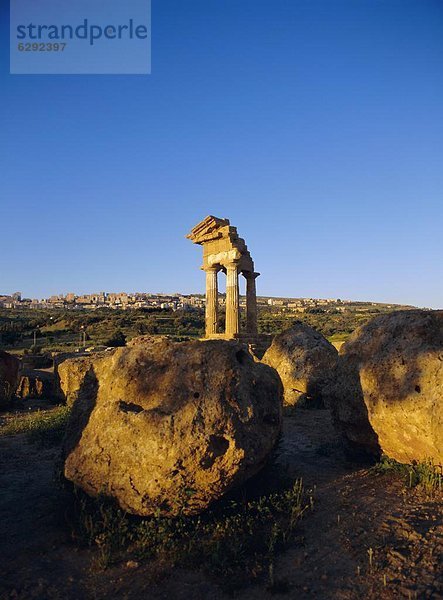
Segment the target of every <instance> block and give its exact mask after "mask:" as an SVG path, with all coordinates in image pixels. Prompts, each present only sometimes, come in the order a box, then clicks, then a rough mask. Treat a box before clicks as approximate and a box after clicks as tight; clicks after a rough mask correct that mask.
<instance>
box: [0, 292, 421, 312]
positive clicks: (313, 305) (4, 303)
mask: <svg viewBox="0 0 443 600" xmlns="http://www.w3.org/2000/svg"><path fill="white" fill-rule="evenodd" d="M219 296H220V304H221V305H223V304H224V301H225V294H220V295H219ZM205 301H206V300H205V296H204V295H202V294H193V295H183V294H180V293H176V294H150V293H141V292H140V293H139V292H137V293H126V292H120V293H108V292H100V293H98V294H83V295H77V294H74V293H69V294H66V295H62V294H60V295H58V296H50V297H49V298H43V299H41V300H37V299H31V298H22V294H21V292H15V293H13V294H11V295H2V294H0V308H5V309H64V310H97V309H100V308H111V309H115V310H117V309H119V310H129V309H137V308H138V309H140V308H152V309H155V308H160V309H172V310H173V311H176V310H192V309H195V308H204V306H205ZM257 302H258V304H260V305H262V306H268V307H275V308H276V309H280V310H282V311H284V312H298V313H300V312H305V311H312V310H315V309H318V310H319V311H322V312H329V311H331V312H332V311H333V312H337V311H338V312H346V311H349V310H352V311H357V312H374V309H376V308H383V309H387V310H389V309H393V308H414V307H413V306H409V305H396V304H384V303H379V302H355V301H352V300H341V299H340V298H333V299H331V298H330V299H316V298H278V297H269V296H260V297H258V298H257ZM245 303H246V300H245V297H244V296H241V297H240V306H244V305H245Z"/></svg>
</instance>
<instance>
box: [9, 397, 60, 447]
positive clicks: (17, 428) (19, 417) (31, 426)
mask: <svg viewBox="0 0 443 600" xmlns="http://www.w3.org/2000/svg"><path fill="white" fill-rule="evenodd" d="M69 414H70V408H69V407H68V406H57V407H56V408H53V409H51V410H37V411H34V412H29V413H26V412H21V413H15V414H11V416H8V418H7V419H6V420H5V421H4V422H3V424H0V435H2V436H5V435H17V434H19V433H26V434H27V435H28V437H29V439H30V441H33V442H41V443H45V444H46V443H47V444H55V443H58V442H60V441H61V439H62V438H63V435H64V432H65V429H66V425H67V423H68V419H69Z"/></svg>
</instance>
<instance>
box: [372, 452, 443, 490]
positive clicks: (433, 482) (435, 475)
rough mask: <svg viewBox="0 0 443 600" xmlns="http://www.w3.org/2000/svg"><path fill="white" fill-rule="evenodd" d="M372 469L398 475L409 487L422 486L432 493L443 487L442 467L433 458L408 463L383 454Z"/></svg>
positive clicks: (377, 473) (380, 473) (374, 471)
mask: <svg viewBox="0 0 443 600" xmlns="http://www.w3.org/2000/svg"><path fill="white" fill-rule="evenodd" d="M371 471H372V473H374V474H376V475H387V474H395V475H398V476H400V477H402V478H403V479H404V482H405V485H406V486H407V487H408V488H414V487H417V486H420V487H421V488H423V489H424V490H425V491H426V492H428V493H430V494H432V493H433V492H434V491H436V490H439V491H441V490H442V489H443V474H442V467H441V466H439V465H435V464H434V463H433V462H432V461H431V460H428V461H422V462H413V463H411V464H410V465H406V464H403V463H399V462H397V461H396V460H394V459H393V458H389V457H387V456H383V457H382V459H381V460H380V462H379V463H377V464H376V465H375V466H374V467H372V469H371Z"/></svg>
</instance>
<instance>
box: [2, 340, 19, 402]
mask: <svg viewBox="0 0 443 600" xmlns="http://www.w3.org/2000/svg"><path fill="white" fill-rule="evenodd" d="M19 369H20V361H19V359H18V358H16V357H15V356H13V355H12V354H9V353H8V352H3V350H0V410H3V409H5V408H8V406H9V404H10V403H11V401H12V399H13V397H14V394H15V390H16V388H17V383H18V373H19Z"/></svg>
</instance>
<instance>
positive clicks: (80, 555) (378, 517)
mask: <svg viewBox="0 0 443 600" xmlns="http://www.w3.org/2000/svg"><path fill="white" fill-rule="evenodd" d="M58 457H59V448H58V447H55V448H54V447H52V448H47V447H42V446H41V445H37V444H31V443H30V442H29V441H27V438H26V436H25V435H16V436H12V437H0V598H2V599H3V598H4V599H8V600H9V599H21V600H25V599H31V598H34V599H42V600H43V599H45V600H46V599H48V600H49V599H70V600H71V599H87V600H89V599H91V600H98V599H102V598H103V599H104V598H119V599H120V598H121V599H138V598H149V599H154V600H155V599H162V598H165V599H168V600H171V599H175V598H177V599H179V600H181V599H183V600H185V599H186V600H190V599H195V600H205V599H211V600H218V599H224V598H228V597H232V596H228V595H227V594H226V593H224V592H223V590H222V589H221V588H220V586H219V585H217V584H216V583H215V582H214V581H213V580H212V578H211V577H210V576H208V575H206V574H204V573H202V572H200V571H184V570H181V569H179V568H174V569H173V570H172V571H171V572H169V573H168V574H167V575H164V574H162V575H161V576H159V577H153V574H152V569H151V568H150V565H149V564H143V563H141V564H139V565H138V566H136V568H129V566H128V565H125V564H123V565H120V566H117V567H113V568H112V569H108V570H107V571H105V572H100V571H98V572H97V570H96V569H94V568H92V567H91V565H93V564H94V552H93V551H92V550H79V549H78V548H76V547H75V545H74V544H73V543H72V542H71V541H70V539H69V532H68V529H67V527H66V525H65V519H64V511H65V508H66V505H67V497H66V496H64V492H63V491H62V490H61V488H60V487H59V486H58V485H57V480H56V475H55V473H56V472H57V467H58ZM278 468H280V469H285V470H286V471H287V472H288V473H289V474H290V475H291V476H294V477H303V480H304V482H305V486H306V487H314V486H315V500H314V509H313V511H312V512H311V511H309V513H307V514H306V516H305V517H304V518H303V520H302V522H301V523H300V525H299V536H298V537H297V539H296V540H295V542H294V544H293V545H292V546H291V547H290V548H289V549H288V550H287V551H286V552H285V553H284V554H282V555H280V556H279V557H278V559H277V562H276V568H275V580H276V581H277V582H280V583H281V584H282V585H281V586H280V587H281V590H282V592H281V595H282V596H284V597H287V598H293V599H297V600H298V599H304V598H319V599H328V598H334V599H339V600H342V599H343V600H345V599H346V600H348V599H357V598H359V599H360V598H364V599H366V598H367V599H371V600H372V599H373V600H378V599H382V600H383V599H397V598H405V599H407V600H409V599H411V600H412V599H415V598H420V599H421V598H433V599H437V598H443V579H442V558H443V511H442V494H441V493H436V494H434V496H433V497H430V496H427V495H426V493H425V492H424V491H423V490H421V489H419V488H415V489H412V490H410V489H407V488H406V487H405V485H404V483H403V482H402V481H400V480H399V479H397V478H395V477H393V476H391V475H389V476H376V475H374V474H373V473H371V472H370V471H369V470H368V469H366V468H362V467H361V466H356V465H354V464H351V463H349V462H347V461H346V459H345V457H344V455H343V454H342V451H341V445H340V441H339V439H338V437H337V435H336V434H335V432H334V430H333V428H332V425H331V422H330V417H329V413H328V412H327V411H308V410H299V411H295V412H294V413H293V414H292V415H289V416H287V417H286V418H285V424H284V435H283V439H282V443H281V447H280V454H279V458H278ZM370 549H372V553H373V554H372V565H371V564H370V560H369V554H368V551H369V550H370ZM132 567H134V565H132ZM276 587H277V588H278V586H276ZM273 592H274V593H271V591H269V590H268V589H267V588H266V584H265V583H263V584H261V585H256V586H253V587H249V588H247V589H244V590H242V591H240V592H237V593H236V594H235V597H237V598H240V599H242V600H252V599H256V598H259V599H267V598H271V597H272V598H275V595H276V592H275V590H273Z"/></svg>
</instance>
